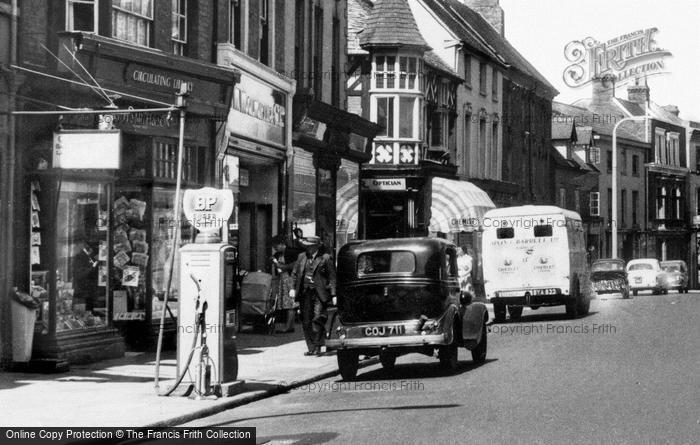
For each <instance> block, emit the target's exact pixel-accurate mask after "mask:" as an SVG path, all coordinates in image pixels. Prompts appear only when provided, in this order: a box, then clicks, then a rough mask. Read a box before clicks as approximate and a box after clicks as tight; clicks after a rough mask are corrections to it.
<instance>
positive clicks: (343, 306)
mask: <svg viewBox="0 0 700 445" xmlns="http://www.w3.org/2000/svg"><path fill="white" fill-rule="evenodd" d="M337 292H338V326H337V328H336V329H334V330H333V331H332V332H331V333H330V338H329V339H328V340H327V341H326V346H327V348H328V350H337V353H338V367H339V368H340V373H341V375H342V377H343V379H345V380H352V379H353V378H355V376H356V375H357V369H358V357H359V355H360V354H362V355H366V356H376V355H378V356H379V358H380V361H381V363H382V365H383V366H384V367H385V368H389V369H390V368H393V366H394V364H395V362H396V358H397V357H398V356H400V355H404V354H408V353H412V352H418V353H423V354H426V355H429V356H433V355H434V354H435V351H438V357H439V359H440V363H441V364H442V365H443V366H444V367H445V368H447V369H448V370H455V369H456V368H457V364H458V363H457V353H458V347H460V346H464V347H466V349H467V350H469V351H471V355H472V359H473V360H474V361H475V362H484V361H485V360H486V348H487V338H486V322H487V321H488V312H487V310H486V306H485V305H484V304H483V303H476V302H472V301H471V296H470V295H469V294H460V286H459V277H458V275H457V251H456V246H455V245H454V244H452V243H450V242H447V241H445V240H443V239H438V238H404V239H385V240H369V241H356V242H351V243H348V244H346V245H345V246H343V247H342V248H341V249H340V251H339V252H338V283H337Z"/></svg>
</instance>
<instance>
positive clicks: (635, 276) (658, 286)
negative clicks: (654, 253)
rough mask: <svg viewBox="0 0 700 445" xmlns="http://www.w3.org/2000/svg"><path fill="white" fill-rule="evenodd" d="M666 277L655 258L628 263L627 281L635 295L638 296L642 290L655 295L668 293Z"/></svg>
mask: <svg viewBox="0 0 700 445" xmlns="http://www.w3.org/2000/svg"><path fill="white" fill-rule="evenodd" d="M664 276H665V272H664V271H663V270H662V269H661V265H660V264H659V260H657V259H655V258H643V259H638V260H632V261H630V262H629V263H627V281H628V282H629V285H630V289H632V294H633V295H637V292H639V291H640V290H651V291H652V293H653V294H654V295H658V294H661V293H667V292H668V290H667V289H666V287H665V279H664Z"/></svg>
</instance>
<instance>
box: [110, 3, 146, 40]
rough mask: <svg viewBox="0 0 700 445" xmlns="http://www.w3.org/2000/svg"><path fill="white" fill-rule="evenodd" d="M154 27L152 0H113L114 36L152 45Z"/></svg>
mask: <svg viewBox="0 0 700 445" xmlns="http://www.w3.org/2000/svg"><path fill="white" fill-rule="evenodd" d="M152 27H153V1H152V0H112V37H114V38H117V39H120V40H124V41H127V42H131V43H134V44H136V45H141V46H150V44H151V29H152Z"/></svg>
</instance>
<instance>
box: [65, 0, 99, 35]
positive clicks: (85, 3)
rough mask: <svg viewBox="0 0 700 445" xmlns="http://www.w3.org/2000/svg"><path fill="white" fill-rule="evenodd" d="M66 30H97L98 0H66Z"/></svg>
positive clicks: (94, 31)
mask: <svg viewBox="0 0 700 445" xmlns="http://www.w3.org/2000/svg"><path fill="white" fill-rule="evenodd" d="M66 31H81V32H93V33H96V32H97V0H66Z"/></svg>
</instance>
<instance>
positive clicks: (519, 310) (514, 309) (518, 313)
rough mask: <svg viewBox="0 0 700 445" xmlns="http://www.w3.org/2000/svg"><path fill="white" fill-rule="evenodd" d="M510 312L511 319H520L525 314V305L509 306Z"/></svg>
mask: <svg viewBox="0 0 700 445" xmlns="http://www.w3.org/2000/svg"><path fill="white" fill-rule="evenodd" d="M508 314H509V315H510V319H511V320H513V321H516V320H520V317H522V316H523V307H522V306H508Z"/></svg>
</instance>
